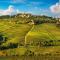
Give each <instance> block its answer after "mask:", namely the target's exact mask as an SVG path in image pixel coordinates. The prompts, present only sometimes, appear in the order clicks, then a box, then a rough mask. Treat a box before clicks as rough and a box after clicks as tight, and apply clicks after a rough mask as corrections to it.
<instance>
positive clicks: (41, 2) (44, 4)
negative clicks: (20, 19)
mask: <svg viewBox="0 0 60 60" xmlns="http://www.w3.org/2000/svg"><path fill="white" fill-rule="evenodd" d="M58 1H59V0H0V14H1V15H3V14H2V12H5V11H7V10H9V8H12V9H11V10H13V11H14V13H15V12H16V11H18V12H20V13H21V12H26V13H32V14H36V15H48V16H55V15H59V14H55V13H53V12H51V11H50V7H51V6H55V5H56V3H58ZM4 10H5V11H4ZM5 13H6V12H5ZM10 13H12V11H11V12H10ZM8 14H9V13H8Z"/></svg>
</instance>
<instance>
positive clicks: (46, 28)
mask: <svg viewBox="0 0 60 60" xmlns="http://www.w3.org/2000/svg"><path fill="white" fill-rule="evenodd" d="M38 40H39V41H45V40H60V28H59V27H57V26H56V24H52V23H44V24H40V25H34V26H33V28H32V29H31V31H30V32H29V33H28V34H27V36H26V43H30V42H32V41H35V42H37V41H38Z"/></svg>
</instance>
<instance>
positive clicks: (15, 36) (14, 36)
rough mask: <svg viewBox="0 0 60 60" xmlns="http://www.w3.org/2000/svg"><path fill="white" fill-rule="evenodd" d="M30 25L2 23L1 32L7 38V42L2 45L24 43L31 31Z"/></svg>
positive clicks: (0, 23) (0, 25)
mask: <svg viewBox="0 0 60 60" xmlns="http://www.w3.org/2000/svg"><path fill="white" fill-rule="evenodd" d="M31 27H32V25H29V24H16V23H15V22H14V21H13V22H11V21H0V32H1V33H2V34H3V35H4V36H6V37H7V41H6V42H5V43H3V44H2V45H8V44H9V43H10V42H12V43H21V42H22V43H24V42H25V35H26V33H27V32H28V31H29V30H30V29H31Z"/></svg>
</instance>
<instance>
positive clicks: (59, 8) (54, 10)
mask: <svg viewBox="0 0 60 60" xmlns="http://www.w3.org/2000/svg"><path fill="white" fill-rule="evenodd" d="M50 10H51V12H52V13H60V4H59V3H56V4H55V5H52V6H51V7H50Z"/></svg>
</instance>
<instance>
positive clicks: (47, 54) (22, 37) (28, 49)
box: [0, 16, 60, 60]
mask: <svg viewBox="0 0 60 60" xmlns="http://www.w3.org/2000/svg"><path fill="white" fill-rule="evenodd" d="M43 17H44V16H43ZM43 17H42V18H41V17H37V18H38V20H37V18H36V17H35V16H30V18H27V17H24V18H21V17H20V16H17V17H16V18H15V17H13V18H9V19H6V18H5V19H0V56H1V57H0V59H1V60H4V58H3V59H2V57H5V58H6V57H9V56H10V57H11V56H12V57H15V56H16V57H19V56H20V57H21V56H22V58H21V60H22V59H24V58H25V57H29V58H26V60H28V59H30V60H33V59H36V60H37V59H38V60H40V59H41V60H44V59H45V60H46V59H49V60H52V59H51V58H53V57H54V56H55V55H56V57H55V58H57V57H59V56H60V25H59V26H58V25H57V24H56V20H54V19H53V18H51V19H50V18H49V17H47V18H48V20H46V17H44V19H45V20H42V19H43ZM32 19H33V20H32ZM49 19H50V20H49ZM20 57H19V58H18V60H19V59H20ZM31 57H32V59H31ZM39 57H40V58H39ZM9 59H10V58H8V60H9ZM11 59H12V58H11ZM11 59H10V60H11Z"/></svg>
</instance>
